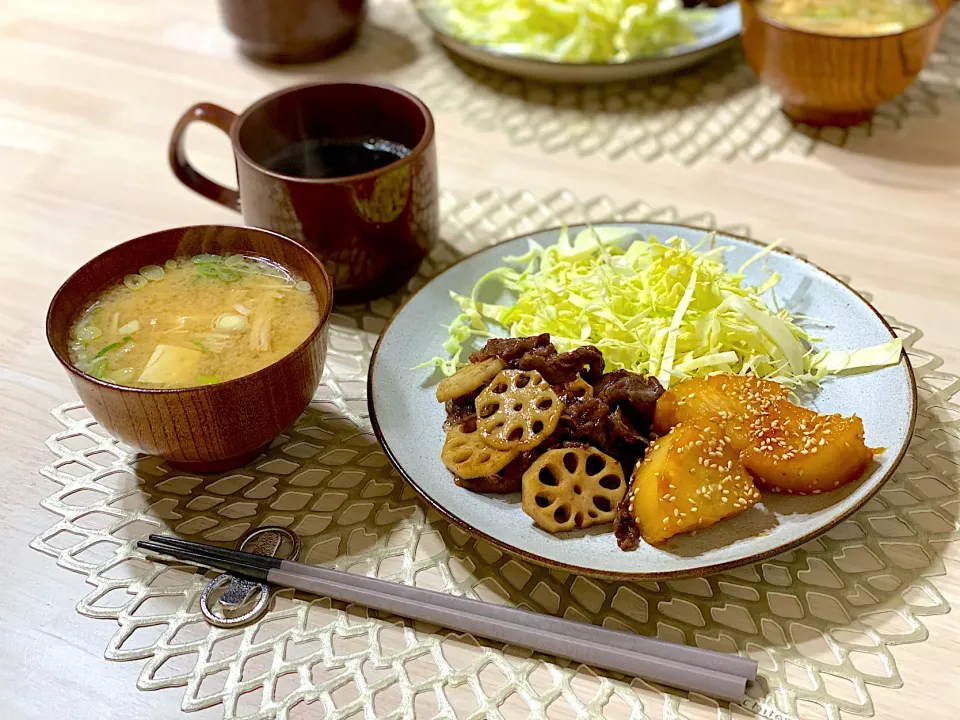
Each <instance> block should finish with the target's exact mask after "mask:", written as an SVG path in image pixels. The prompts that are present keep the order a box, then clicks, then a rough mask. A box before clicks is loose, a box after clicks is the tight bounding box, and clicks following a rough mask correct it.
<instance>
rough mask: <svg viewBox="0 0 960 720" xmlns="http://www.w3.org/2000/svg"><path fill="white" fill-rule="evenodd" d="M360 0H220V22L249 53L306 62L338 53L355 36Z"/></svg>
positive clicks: (272, 59)
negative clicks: (221, 18) (221, 20)
mask: <svg viewBox="0 0 960 720" xmlns="http://www.w3.org/2000/svg"><path fill="white" fill-rule="evenodd" d="M363 5H364V0H220V12H221V14H222V15H223V21H224V24H226V26H227V29H228V30H229V31H230V32H231V33H233V34H234V35H235V36H236V38H237V40H239V42H240V50H241V51H242V52H243V53H244V54H245V55H248V56H249V57H251V58H253V59H255V60H259V61H261V62H267V63H297V62H312V61H315V60H322V59H323V58H326V57H330V56H331V55H336V54H337V53H339V52H343V51H344V50H346V49H347V48H348V47H350V45H351V44H353V41H354V40H355V39H356V37H357V31H358V30H359V28H360V25H361V23H362V22H363V16H364V7H363Z"/></svg>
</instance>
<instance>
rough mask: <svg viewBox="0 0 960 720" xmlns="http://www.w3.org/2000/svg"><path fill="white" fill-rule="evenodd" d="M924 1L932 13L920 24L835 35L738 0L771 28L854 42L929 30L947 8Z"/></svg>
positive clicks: (753, 0) (931, 0) (747, 0)
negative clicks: (772, 15) (791, 22)
mask: <svg viewBox="0 0 960 720" xmlns="http://www.w3.org/2000/svg"><path fill="white" fill-rule="evenodd" d="M924 1H925V2H926V3H928V4H929V5H930V6H931V7H933V10H934V13H933V15H932V16H931V17H930V19H929V20H927V21H926V22H924V23H921V24H920V25H914V26H912V27H908V28H904V29H903V30H898V31H897V32H890V33H878V34H876V35H837V34H835V33H817V32H811V31H810V30H802V29H800V28H795V27H791V26H790V25H785V24H783V23H782V22H779V21H777V20H773V19H771V18H769V17H767V16H766V15H764V14H763V13H762V12H760V9H759V8H758V7H757V0H739V2H740V5H741V7H742V6H744V5H750V6H751V7H752V8H753V12H754V14H756V16H757V18H758V19H759V20H760V22H762V23H763V24H764V25H769V26H770V27H772V28H776V29H777V30H780V31H783V32H789V33H797V34H799V35H805V36H807V37H812V38H827V39H828V40H848V41H854V42H856V41H864V42H870V41H876V40H884V39H886V38H902V37H905V36H906V35H909V34H910V33H914V32H923V31H926V30H929V29H930V27H931V26H932V25H934V24H935V23H936V22H937V21H938V20H940V18H941V17H942V16H943V15H945V14H946V13H947V10H946V9H945V8H942V7H940V5H939V4H938V3H937V2H936V0H924Z"/></svg>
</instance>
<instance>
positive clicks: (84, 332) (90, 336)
mask: <svg viewBox="0 0 960 720" xmlns="http://www.w3.org/2000/svg"><path fill="white" fill-rule="evenodd" d="M101 335H103V331H102V330H100V328H98V327H96V326H95V325H85V326H84V327H82V328H80V329H79V330H78V331H77V339H78V340H96V339H97V338H98V337H100V336H101Z"/></svg>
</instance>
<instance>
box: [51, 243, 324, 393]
mask: <svg viewBox="0 0 960 720" xmlns="http://www.w3.org/2000/svg"><path fill="white" fill-rule="evenodd" d="M204 229H206V230H211V229H216V230H237V231H242V232H245V233H247V232H251V233H253V234H259V233H263V234H265V235H270V236H272V237H273V238H274V239H277V240H281V241H283V242H286V243H288V244H290V245H293V246H294V247H296V248H297V250H299V251H301V252H303V253H304V255H305V256H307V257H309V258H310V260H311V262H313V263H314V264H315V265H316V266H317V267H318V268H319V269H320V276H321V277H322V278H323V283H324V288H325V290H326V302H324V303H323V305H322V307H320V308H319V310H320V320H319V322H318V323H317V326H316V327H315V328H314V329H313V331H312V332H311V333H310V334H309V335H308V336H307V337H306V339H304V341H303V342H301V343H300V344H299V345H297V347H295V348H293V349H292V350H291V351H290V352H288V353H286V354H285V355H283V356H282V357H279V358H277V359H276V360H274V361H273V362H272V363H270V364H269V365H267V366H266V367H262V368H260V369H259V370H257V371H255V372H252V373H248V374H246V375H241V376H240V377H236V378H233V379H232V380H224V381H223V382H218V383H213V384H211V385H190V386H188V387H182V388H141V387H132V386H130V385H120V384H118V383H112V382H107V381H106V380H101V379H100V378H96V377H94V376H93V375H90V374H89V373H87V372H84V371H83V370H81V369H80V368H78V367H77V366H76V365H74V364H73V363H72V362H71V361H70V358H69V357H65V356H64V355H63V354H62V353H61V352H60V350H59V349H58V348H57V346H56V344H55V343H54V342H53V338H52V337H51V332H52V329H53V326H54V321H53V309H54V307H56V305H57V303H58V302H59V301H60V299H61V295H63V294H64V293H65V292H66V289H67V286H69V285H70V284H71V283H72V282H73V281H74V278H76V276H77V275H79V274H80V273H81V272H83V270H85V269H86V268H87V267H89V266H90V265H92V264H93V263H94V262H96V261H97V260H99V259H100V258H102V257H104V256H106V255H110V254H111V253H113V252H116V251H117V250H119V249H120V248H122V247H124V246H127V245H131V244H133V243H140V242H143V241H145V240H146V239H147V238H151V237H153V236H155V235H161V234H167V233H176V232H181V233H182V232H186V231H189V230H204ZM266 259H267V260H272V261H273V262H277V261H276V260H273V259H272V258H266ZM110 284H111V283H109V282H108V283H107V284H105V285H103V286H102V287H101V290H102V289H103V288H106V287H108V286H109V285H110ZM311 292H313V295H314V297H317V295H318V293H317V292H316V291H314V290H313V289H312V288H311ZM317 305H318V306H319V305H320V298H319V297H317ZM82 310H83V308H82V307H81V308H80V310H79V311H77V312H74V314H73V316H71V320H70V325H72V324H73V321H74V320H75V319H76V318H77V317H78V315H79V312H82ZM332 313H333V282H332V281H331V280H330V276H329V275H328V274H327V269H326V268H325V267H324V266H323V263H322V262H320V259H319V258H318V257H317V256H316V255H314V254H313V253H312V252H310V251H309V250H307V249H306V248H305V247H304V246H303V245H301V244H300V243H298V242H297V241H296V240H292V239H290V238H289V237H287V236H286V235H281V234H280V233H277V232H273V231H272V230H265V229H263V228H255V227H251V226H249V225H183V226H181V227H175V228H167V229H164V230H157V231H155V232H152V233H147V234H145V235H140V236H138V237H135V238H131V239H129V240H125V241H124V242H122V243H119V244H117V245H114V246H113V247H110V248H107V249H106V250H104V251H103V252H101V253H99V254H97V255H94V256H93V257H92V258H90V259H89V260H88V261H87V262H85V263H84V264H83V265H81V266H80V267H78V268H77V269H76V270H74V271H73V272H72V273H70V276H69V277H68V278H67V279H66V280H64V281H63V283H62V284H61V285H60V287H59V288H58V289H57V291H56V292H55V293H54V295H53V298H52V299H51V300H50V306H49V307H48V308H47V315H46V336H47V345H48V346H49V347H50V349H51V350H52V351H53V354H54V355H55V356H56V358H57V360H58V361H59V362H60V364H61V365H62V366H63V367H64V368H65V369H66V370H67V372H69V373H70V374H72V375H76V376H78V377H81V378H83V379H84V380H86V381H88V382H91V383H93V384H94V385H97V386H99V387H101V388H108V389H111V390H121V391H129V392H135V393H144V394H148V395H153V394H177V393H184V392H192V391H204V390H209V389H210V388H218V389H220V388H226V387H229V386H231V385H232V384H234V383H239V382H241V381H244V382H247V381H250V380H253V381H256V380H257V379H258V376H260V377H262V376H263V375H265V374H266V373H267V372H268V371H270V370H271V369H273V368H274V367H275V366H276V365H278V364H280V363H282V362H284V361H286V360H287V359H288V358H290V357H291V356H292V355H295V354H297V353H300V352H302V351H303V350H304V349H305V348H307V347H309V346H310V345H312V344H313V343H314V342H315V341H316V339H317V336H318V335H319V334H320V333H322V332H324V330H325V329H326V326H327V324H328V323H329V321H330V315H331V314H332Z"/></svg>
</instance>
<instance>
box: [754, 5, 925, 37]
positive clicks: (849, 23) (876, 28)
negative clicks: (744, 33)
mask: <svg viewBox="0 0 960 720" xmlns="http://www.w3.org/2000/svg"><path fill="white" fill-rule="evenodd" d="M757 10H759V11H760V13H761V14H763V15H764V17H767V18H769V19H770V20H774V21H776V22H779V23H781V24H783V25H787V26H788V27H793V28H797V29H798V30H805V31H807V32H812V33H820V34H823V35H843V36H854V37H855V36H865V35H889V34H893V33H899V32H903V31H904V30H909V29H910V28H913V27H917V26H918V25H923V24H924V23H925V22H927V21H928V20H930V19H931V18H933V16H934V15H936V14H937V10H936V8H935V7H934V6H933V4H932V3H931V2H930V0H759V2H757Z"/></svg>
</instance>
